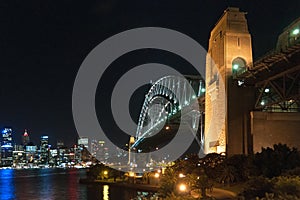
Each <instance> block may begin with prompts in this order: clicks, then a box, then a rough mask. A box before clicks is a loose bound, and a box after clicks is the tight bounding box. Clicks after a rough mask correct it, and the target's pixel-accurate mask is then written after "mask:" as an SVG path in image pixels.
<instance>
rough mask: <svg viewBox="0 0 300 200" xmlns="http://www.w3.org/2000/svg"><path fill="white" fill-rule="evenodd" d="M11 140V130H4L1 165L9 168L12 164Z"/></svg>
mask: <svg viewBox="0 0 300 200" xmlns="http://www.w3.org/2000/svg"><path fill="white" fill-rule="evenodd" d="M12 143H13V139H12V129H11V128H4V129H3V130H2V142H1V165H2V166H11V165H12V162H13V157H12V152H13V145H12Z"/></svg>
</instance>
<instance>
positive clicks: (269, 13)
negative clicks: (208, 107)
mask: <svg viewBox="0 0 300 200" xmlns="http://www.w3.org/2000/svg"><path fill="white" fill-rule="evenodd" d="M228 5H230V6H237V7H240V9H241V10H242V11H246V12H248V15H247V19H248V24H249V29H250V32H251V34H252V40H253V53H254V58H257V57H259V56H262V55H263V54H264V53H265V52H267V51H269V50H271V49H272V48H273V47H274V46H275V44H276V40H277V37H278V35H279V33H280V32H281V31H282V29H283V28H284V27H285V26H287V25H288V24H290V23H291V22H292V21H293V20H294V19H296V18H297V17H299V10H300V1H299V0H289V1H281V0H278V1H274V0H239V1H225V0H188V1H179V0H164V1H163V0H148V1H145V0H131V1H125V0H120V1H117V0H110V1H109V0H105V1H101V0H98V1H96V0H91V1H74V0H59V1H55V0H26V1H24V0H9V1H1V2H0V24H1V28H0V60H1V63H0V74H1V79H0V95H1V100H0V127H4V126H11V127H13V130H14V137H15V140H16V141H17V142H20V138H21V134H22V132H23V130H24V129H28V131H29V134H30V136H31V138H33V141H34V142H35V143H37V142H38V138H39V137H40V136H41V135H42V134H47V135H49V136H50V142H51V143H54V142H56V139H63V140H64V141H65V143H66V144H67V145H71V144H74V143H75V141H76V140H75V138H76V135H77V133H76V130H75V126H74V123H73V118H72V109H71V104H72V99H71V95H72V88H73V83H74V80H75V76H76V73H77V70H78V69H79V67H80V64H81V63H82V61H83V60H84V58H85V56H86V55H87V54H88V53H89V52H90V51H91V50H92V49H93V48H94V47H95V46H96V45H98V44H99V43H100V42H102V41H103V40H105V39H106V38H108V37H110V36H112V35H114V34H116V33H119V32H120V31H124V30H127V29H131V28H137V27H145V26H156V27H165V28H170V29H174V30H177V31H180V32H182V33H184V34H187V35H188V36H190V37H192V38H194V39H195V40H196V41H198V42H199V43H200V44H202V45H203V46H204V47H205V48H207V43H208V38H209V33H210V30H211V29H212V28H213V26H214V24H215V23H216V22H217V19H218V18H219V17H220V16H221V15H222V13H223V10H224V9H226V7H228ZM150 53H153V55H157V54H158V53H157V52H150ZM140 54H141V55H139V59H141V60H143V59H144V58H145V62H146V61H150V60H151V59H149V56H148V54H149V52H140ZM129 56H130V55H129ZM155 57H156V58H157V57H159V56H155ZM173 57H174V56H170V57H169V58H170V59H171V60H172V59H173ZM150 58H151V56H150ZM161 59H162V61H161V62H162V63H164V57H163V56H161ZM174 60H176V58H174ZM121 61H123V62H124V63H122V62H121ZM121 61H119V63H120V62H121V64H120V65H127V66H128V65H130V64H131V63H130V59H129V58H127V59H123V60H122V59H121ZM114 70H116V69H113V70H111V71H112V72H114ZM141 103H142V102H140V104H141ZM100 112H101V111H100ZM136 115H137V113H135V114H133V116H136ZM107 126H108V127H109V124H108V125H107Z"/></svg>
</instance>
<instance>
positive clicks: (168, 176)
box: [158, 167, 177, 198]
mask: <svg viewBox="0 0 300 200" xmlns="http://www.w3.org/2000/svg"><path fill="white" fill-rule="evenodd" d="M176 183H177V176H176V175H175V172H174V169H172V168H170V167H169V168H167V169H166V170H165V173H164V175H163V176H162V178H161V181H160V188H159V190H158V193H159V195H160V196H161V197H163V198H166V197H168V196H170V195H171V194H172V193H173V192H174V189H175V186H176Z"/></svg>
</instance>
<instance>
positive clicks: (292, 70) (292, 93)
mask: <svg viewBox="0 0 300 200" xmlns="http://www.w3.org/2000/svg"><path fill="white" fill-rule="evenodd" d="M235 78H236V79H237V80H238V82H239V85H244V86H250V87H251V86H252V87H255V88H256V103H255V106H254V108H255V109H257V110H263V111H280V112H282V111H289V112H299V111H300V109H299V108H300V42H297V43H296V44H294V45H293V46H291V47H289V48H287V49H285V50H284V51H280V52H277V51H272V52H270V53H269V54H267V55H265V56H264V57H262V58H261V59H259V60H257V61H256V62H255V63H254V64H253V66H252V67H248V70H247V71H246V72H244V73H242V74H240V75H238V76H237V77H235Z"/></svg>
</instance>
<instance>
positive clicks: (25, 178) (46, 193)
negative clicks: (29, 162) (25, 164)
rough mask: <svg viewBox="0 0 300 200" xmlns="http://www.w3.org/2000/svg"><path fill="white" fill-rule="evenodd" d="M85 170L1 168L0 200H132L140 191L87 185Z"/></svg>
mask: <svg viewBox="0 0 300 200" xmlns="http://www.w3.org/2000/svg"><path fill="white" fill-rule="evenodd" d="M85 174H86V171H85V169H51V168H48V169H26V170H24V169H22V170H21V169H20V170H16V169H1V170H0V199H1V200H12V199H16V200H28V199H30V200H40V199H42V200H56V199H57V200H68V199H70V200H85V199H87V200H123V199H124V200H129V199H134V198H136V196H137V194H138V192H137V191H129V190H125V189H123V188H114V187H109V186H108V185H104V186H100V185H85V184H80V183H79V178H81V177H83V178H84V177H85Z"/></svg>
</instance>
